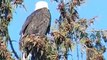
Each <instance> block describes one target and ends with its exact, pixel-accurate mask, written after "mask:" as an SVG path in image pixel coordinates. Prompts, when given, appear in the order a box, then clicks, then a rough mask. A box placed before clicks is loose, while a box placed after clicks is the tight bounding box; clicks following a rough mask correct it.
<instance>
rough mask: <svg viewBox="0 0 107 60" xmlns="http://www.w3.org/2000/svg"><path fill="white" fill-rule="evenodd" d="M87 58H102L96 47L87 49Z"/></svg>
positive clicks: (100, 59) (90, 59)
mask: <svg viewBox="0 0 107 60" xmlns="http://www.w3.org/2000/svg"><path fill="white" fill-rule="evenodd" d="M87 60H104V58H103V56H102V54H101V53H99V52H97V50H96V49H92V48H88V49H87Z"/></svg>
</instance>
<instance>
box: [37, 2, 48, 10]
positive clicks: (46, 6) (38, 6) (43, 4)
mask: <svg viewBox="0 0 107 60" xmlns="http://www.w3.org/2000/svg"><path fill="white" fill-rule="evenodd" d="M41 8H47V9H48V3H47V2H46V1H39V2H37V3H36V4H35V10H38V9H41Z"/></svg>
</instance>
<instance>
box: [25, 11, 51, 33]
mask: <svg viewBox="0 0 107 60" xmlns="http://www.w3.org/2000/svg"><path fill="white" fill-rule="evenodd" d="M49 30H50V12H49V10H48V9H41V10H38V11H36V14H35V15H34V16H33V17H32V21H31V22H30V23H29V26H28V27H27V29H26V33H28V34H29V33H30V34H36V35H45V34H46V33H48V32H49Z"/></svg>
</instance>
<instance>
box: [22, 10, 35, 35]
mask: <svg viewBox="0 0 107 60" xmlns="http://www.w3.org/2000/svg"><path fill="white" fill-rule="evenodd" d="M34 12H35V11H34ZM34 12H33V13H32V14H31V15H29V16H28V17H27V19H26V21H25V22H24V24H23V26H22V30H21V31H20V35H21V34H24V33H25V30H26V28H27V26H28V25H29V23H30V22H31V21H32V17H33V16H34V15H35V13H34Z"/></svg>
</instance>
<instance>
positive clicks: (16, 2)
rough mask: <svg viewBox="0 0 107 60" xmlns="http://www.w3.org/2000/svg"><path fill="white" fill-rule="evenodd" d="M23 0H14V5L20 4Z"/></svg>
mask: <svg viewBox="0 0 107 60" xmlns="http://www.w3.org/2000/svg"><path fill="white" fill-rule="evenodd" d="M22 2H23V0H15V2H14V4H22Z"/></svg>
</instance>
